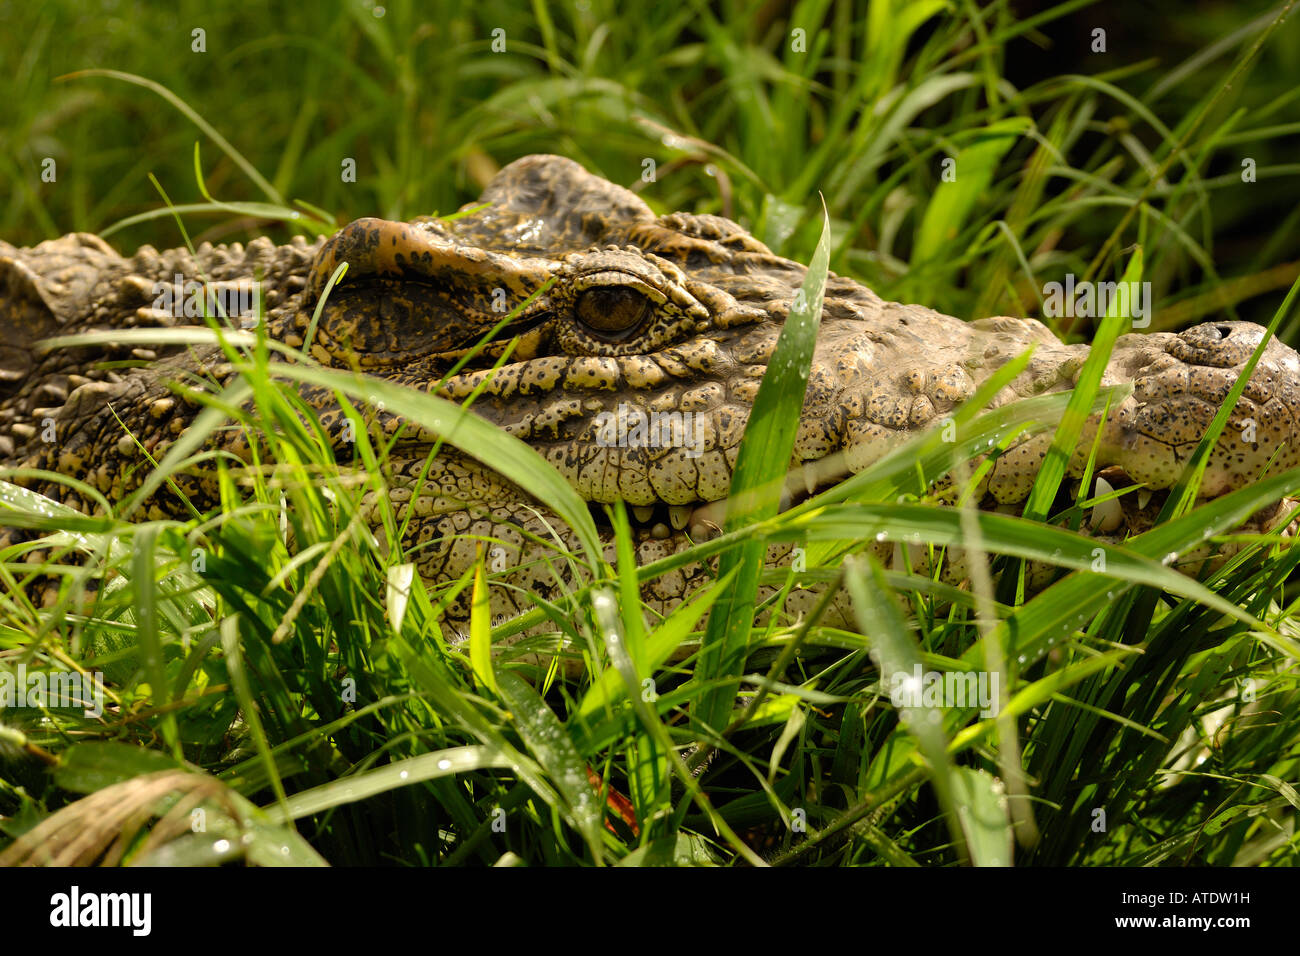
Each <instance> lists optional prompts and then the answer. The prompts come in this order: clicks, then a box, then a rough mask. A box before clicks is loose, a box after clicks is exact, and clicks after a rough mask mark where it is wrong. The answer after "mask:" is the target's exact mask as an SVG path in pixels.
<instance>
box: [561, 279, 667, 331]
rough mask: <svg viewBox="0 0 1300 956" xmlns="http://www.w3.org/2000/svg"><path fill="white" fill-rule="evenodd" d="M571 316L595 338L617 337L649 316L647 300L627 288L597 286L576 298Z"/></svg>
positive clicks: (634, 327) (637, 325)
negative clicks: (592, 333)
mask: <svg viewBox="0 0 1300 956" xmlns="http://www.w3.org/2000/svg"><path fill="white" fill-rule="evenodd" d="M574 314H575V315H576V316H577V318H578V321H579V322H581V323H582V324H583V325H585V326H586V327H587V328H589V329H591V330H592V331H593V332H595V333H596V334H597V335H601V336H603V337H606V338H609V337H619V338H621V337H623V336H626V335H630V334H631V333H632V332H634V331H635V330H636V329H637V328H638V327H639V326H640V325H641V324H642V323H643V322H644V321H645V319H646V316H648V315H649V314H650V300H649V299H647V298H646V297H645V296H644V295H642V294H641V293H640V292H637V291H636V290H635V289H630V288H628V287H627V286H600V287H597V288H594V289H587V290H585V291H583V292H582V293H581V294H580V295H579V296H578V299H577V301H576V302H575V303H574Z"/></svg>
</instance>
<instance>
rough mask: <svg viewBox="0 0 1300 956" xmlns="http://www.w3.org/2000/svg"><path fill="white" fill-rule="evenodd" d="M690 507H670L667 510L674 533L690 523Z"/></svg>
mask: <svg viewBox="0 0 1300 956" xmlns="http://www.w3.org/2000/svg"><path fill="white" fill-rule="evenodd" d="M692 510H693V509H692V508H691V506H690V505H672V506H670V507H669V509H668V520H669V521H671V522H672V523H673V528H674V530H676V531H681V530H682V529H683V528H685V527H686V525H687V524H689V523H690V520H691V511H692Z"/></svg>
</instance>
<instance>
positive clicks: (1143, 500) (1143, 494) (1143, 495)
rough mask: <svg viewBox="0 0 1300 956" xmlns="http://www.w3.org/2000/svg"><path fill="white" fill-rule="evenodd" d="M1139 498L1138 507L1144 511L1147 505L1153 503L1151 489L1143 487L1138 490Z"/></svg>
mask: <svg viewBox="0 0 1300 956" xmlns="http://www.w3.org/2000/svg"><path fill="white" fill-rule="evenodd" d="M1137 499H1138V508H1140V509H1141V510H1142V511H1146V510H1147V505H1149V504H1151V489H1150V488H1143V489H1142V490H1141V491H1139V492H1138V494H1137Z"/></svg>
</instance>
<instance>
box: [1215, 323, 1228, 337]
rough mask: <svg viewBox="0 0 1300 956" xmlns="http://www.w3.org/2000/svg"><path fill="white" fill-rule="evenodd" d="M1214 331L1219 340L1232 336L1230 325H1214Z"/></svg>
mask: <svg viewBox="0 0 1300 956" xmlns="http://www.w3.org/2000/svg"><path fill="white" fill-rule="evenodd" d="M1214 331H1215V332H1216V333H1218V336H1219V338H1221V339H1226V338H1227V337H1228V336H1229V335H1231V334H1232V326H1231V325H1216V326H1215V327H1214Z"/></svg>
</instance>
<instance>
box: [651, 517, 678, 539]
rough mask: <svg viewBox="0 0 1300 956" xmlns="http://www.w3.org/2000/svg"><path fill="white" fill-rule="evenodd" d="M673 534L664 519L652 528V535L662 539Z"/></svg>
mask: <svg viewBox="0 0 1300 956" xmlns="http://www.w3.org/2000/svg"><path fill="white" fill-rule="evenodd" d="M672 534H673V533H672V532H671V531H669V530H668V525H666V524H664V523H663V522H662V521H661V522H659V523H658V524H657V525H655V526H654V527H653V528H651V529H650V537H652V538H658V539H659V540H661V541H662V540H663V539H664V538H670V537H672Z"/></svg>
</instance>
